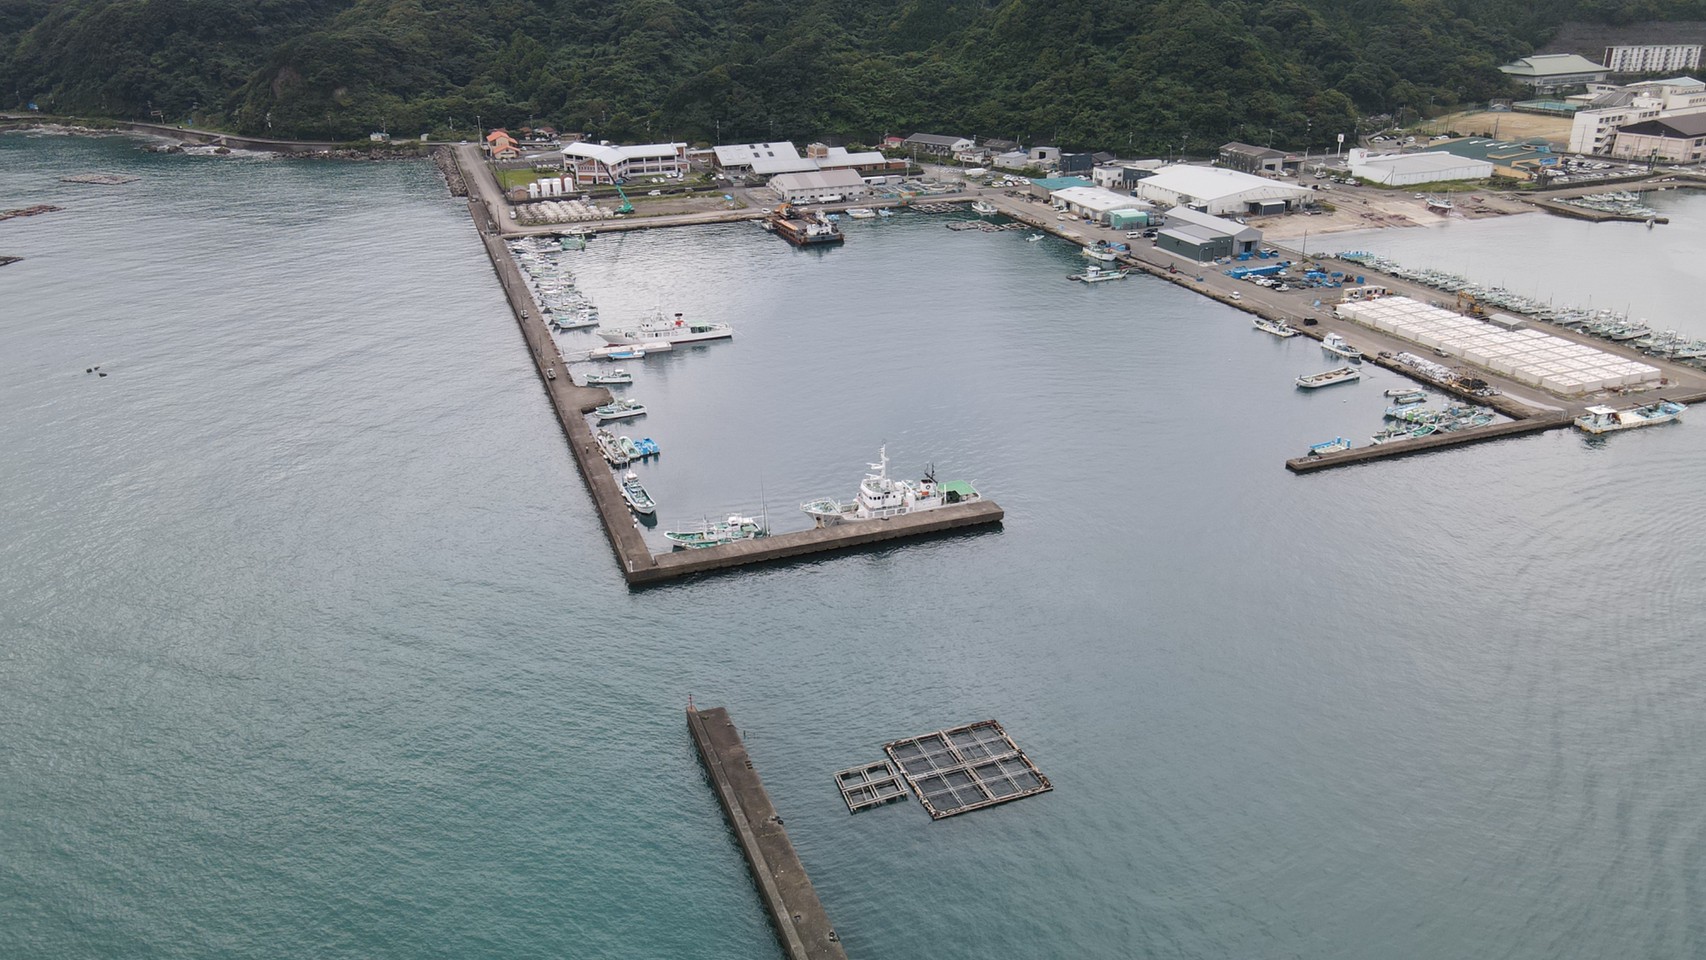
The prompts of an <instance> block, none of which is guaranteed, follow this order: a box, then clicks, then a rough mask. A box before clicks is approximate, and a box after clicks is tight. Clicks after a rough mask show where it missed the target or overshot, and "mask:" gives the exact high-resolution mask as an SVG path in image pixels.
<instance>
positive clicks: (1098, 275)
mask: <svg viewBox="0 0 1706 960" xmlns="http://www.w3.org/2000/svg"><path fill="white" fill-rule="evenodd" d="M1128 276H1131V272H1130V271H1128V270H1107V269H1104V268H1102V267H1098V266H1096V265H1095V264H1091V265H1090V266H1088V267H1085V268H1084V272H1083V273H1072V274H1067V277H1066V279H1068V280H1078V281H1080V282H1083V283H1102V282H1104V281H1107V280H1124V279H1125V278H1126V277H1128Z"/></svg>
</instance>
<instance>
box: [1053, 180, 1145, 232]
mask: <svg viewBox="0 0 1706 960" xmlns="http://www.w3.org/2000/svg"><path fill="white" fill-rule="evenodd" d="M1049 199H1050V200H1051V201H1053V203H1054V206H1055V209H1057V210H1065V211H1067V212H1069V213H1076V214H1078V215H1079V216H1081V217H1083V218H1084V219H1086V220H1089V221H1092V222H1094V223H1100V224H1107V223H1109V222H1110V221H1109V215H1110V214H1112V213H1113V212H1115V211H1121V212H1126V211H1129V212H1131V213H1137V212H1139V211H1142V210H1149V209H1153V207H1151V205H1150V204H1147V203H1144V202H1143V201H1141V200H1134V199H1132V196H1131V194H1129V193H1115V192H1114V191H1112V190H1104V189H1102V188H1101V187H1067V188H1065V189H1063V190H1055V191H1053V192H1052V193H1050V194H1049Z"/></svg>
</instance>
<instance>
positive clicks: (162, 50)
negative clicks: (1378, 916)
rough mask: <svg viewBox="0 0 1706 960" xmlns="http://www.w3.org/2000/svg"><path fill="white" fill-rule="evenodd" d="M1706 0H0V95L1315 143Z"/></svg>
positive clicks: (1092, 142) (253, 120)
mask: <svg viewBox="0 0 1706 960" xmlns="http://www.w3.org/2000/svg"><path fill="white" fill-rule="evenodd" d="M1681 19H1706V0H1556V2H1545V0H1078V2H1075V3H1072V4H1062V3H1054V2H1043V0H1002V2H996V0H859V2H847V0H834V2H831V0H792V2H782V0H630V2H625V3H609V2H591V0H489V2H474V0H0V100H4V101H8V102H9V101H12V100H17V101H20V102H22V101H29V100H34V101H37V102H38V103H40V104H41V106H42V108H43V109H44V110H51V111H55V112H62V113H90V114H99V115H106V116H113V117H144V116H147V115H148V114H149V113H150V112H155V111H157V112H158V115H159V116H160V117H162V118H164V119H166V120H167V121H169V122H186V121H188V120H190V119H191V118H193V119H195V120H196V121H199V122H205V123H212V124H218V125H224V126H226V127H229V128H233V129H237V130H240V131H242V132H245V133H256V134H267V133H270V134H272V135H274V136H285V137H330V138H340V139H347V138H354V137H362V136H365V135H366V134H367V132H368V131H371V130H376V129H386V130H389V131H392V132H394V133H397V134H401V135H411V136H412V135H414V134H416V133H419V132H423V131H440V132H449V131H452V130H460V131H462V133H463V134H464V135H468V134H471V132H472V129H473V127H474V122H475V118H476V117H478V118H480V120H481V121H483V122H484V123H485V124H486V125H487V126H491V125H496V124H510V125H516V124H523V123H526V122H528V121H529V120H532V121H534V122H537V123H545V122H549V123H552V124H555V125H556V126H558V127H559V128H561V129H565V130H577V131H594V132H596V133H597V134H598V135H599V136H602V137H607V138H610V139H661V138H664V137H666V136H667V137H672V138H676V139H688V140H713V139H721V140H723V141H736V140H755V139H771V138H777V139H781V138H792V139H799V138H813V137H818V136H825V135H828V136H839V137H843V138H846V139H850V140H859V141H865V142H869V141H871V140H873V139H875V138H876V137H879V136H881V135H882V134H884V133H900V134H905V133H909V132H912V131H914V130H918V129H929V130H942V131H945V132H955V133H961V134H967V135H979V136H1004V137H1009V138H1015V139H1020V140H1024V141H1026V142H1039V141H1053V142H1057V143H1060V144H1062V145H1065V146H1069V147H1071V146H1095V147H1105V148H1108V149H1113V150H1120V151H1126V150H1129V151H1141V152H1148V153H1160V152H1178V151H1179V150H1180V149H1184V150H1186V151H1188V152H1204V151H1206V150H1207V149H1208V148H1209V147H1211V146H1213V145H1217V144H1219V143H1220V142H1222V141H1224V140H1227V139H1231V138H1241V139H1246V140H1250V141H1253V142H1258V143H1267V142H1270V141H1271V142H1273V143H1274V144H1275V145H1276V146H1280V145H1283V146H1292V147H1303V146H1313V147H1317V148H1319V147H1322V146H1326V145H1329V144H1331V143H1332V140H1333V136H1334V134H1337V133H1341V132H1344V133H1348V132H1350V131H1351V130H1352V126H1353V124H1354V123H1355V121H1356V118H1358V117H1368V116H1371V115H1380V114H1397V113H1400V112H1401V111H1416V112H1418V113H1420V112H1427V111H1430V110H1435V111H1437V110H1438V109H1441V108H1444V107H1447V106H1451V105H1454V104H1458V103H1470V102H1474V101H1479V100H1485V99H1487V98H1489V97H1492V96H1498V95H1504V94H1508V93H1509V92H1510V91H1509V89H1508V88H1507V87H1506V86H1505V84H1504V81H1503V78H1502V76H1501V75H1500V74H1499V73H1498V72H1497V70H1496V69H1495V67H1496V66H1497V65H1498V64H1499V63H1501V62H1505V61H1507V60H1509V59H1510V58H1513V57H1517V56H1521V55H1524V54H1526V53H1528V52H1530V51H1532V50H1533V49H1534V48H1535V47H1536V46H1538V45H1539V44H1542V43H1544V42H1545V41H1546V40H1547V39H1548V37H1549V36H1550V35H1551V33H1552V32H1553V31H1554V30H1556V28H1557V26H1558V25H1559V24H1561V23H1564V22H1566V21H1572V20H1573V21H1586V22H1605V23H1627V22H1636V21H1644V20H1681Z"/></svg>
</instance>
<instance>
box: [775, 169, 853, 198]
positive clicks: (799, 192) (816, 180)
mask: <svg viewBox="0 0 1706 960" xmlns="http://www.w3.org/2000/svg"><path fill="white" fill-rule="evenodd" d="M770 190H771V192H773V193H775V194H776V196H777V198H778V199H780V200H781V201H782V202H784V203H836V202H839V201H841V200H855V199H858V198H859V197H863V196H865V195H866V194H868V193H870V191H871V187H870V184H867V183H866V182H865V178H864V177H861V176H859V171H857V170H853V169H851V168H846V169H841V170H818V171H814V172H811V173H781V174H777V175H776V176H774V177H771V178H770Z"/></svg>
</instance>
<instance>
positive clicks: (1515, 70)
mask: <svg viewBox="0 0 1706 960" xmlns="http://www.w3.org/2000/svg"><path fill="white" fill-rule="evenodd" d="M1499 72H1500V73H1503V74H1504V75H1505V76H1507V77H1510V78H1511V79H1512V80H1515V81H1516V82H1517V83H1521V84H1526V85H1527V86H1530V87H1533V88H1534V89H1535V90H1536V91H1540V92H1545V91H1548V90H1566V89H1569V88H1570V87H1579V86H1582V85H1584V84H1589V83H1595V82H1598V81H1601V80H1604V79H1605V78H1606V76H1608V75H1609V74H1610V73H1611V71H1610V70H1607V69H1606V68H1605V67H1603V66H1601V65H1599V64H1597V63H1594V62H1593V61H1592V60H1589V59H1588V58H1587V57H1584V56H1581V55H1580V54H1575V53H1537V54H1535V55H1534V56H1532V57H1523V58H1522V59H1520V60H1517V61H1516V62H1514V63H1507V64H1505V65H1504V66H1502V67H1500V68H1499Z"/></svg>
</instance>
